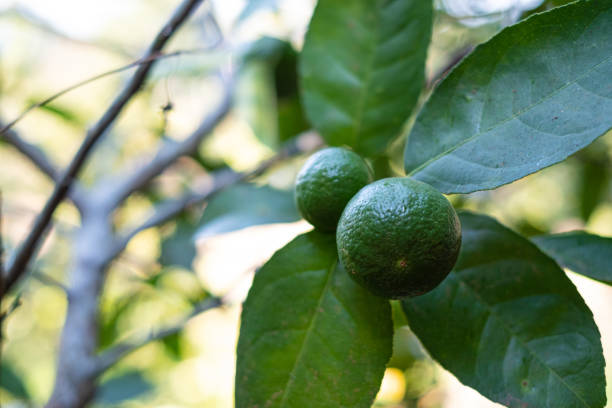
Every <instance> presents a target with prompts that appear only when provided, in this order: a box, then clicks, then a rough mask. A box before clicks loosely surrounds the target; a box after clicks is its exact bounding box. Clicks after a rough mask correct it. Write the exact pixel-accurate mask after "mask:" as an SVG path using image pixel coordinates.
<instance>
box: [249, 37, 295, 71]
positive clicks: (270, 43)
mask: <svg viewBox="0 0 612 408" xmlns="http://www.w3.org/2000/svg"><path fill="white" fill-rule="evenodd" d="M291 49H292V47H291V44H289V43H288V42H287V41H284V40H281V39H280V38H276V37H270V36H263V37H261V38H259V39H257V40H256V41H254V42H253V43H251V44H249V45H248V47H247V48H246V49H245V50H244V52H243V53H242V60H243V61H244V62H246V63H249V62H253V61H258V62H267V63H268V64H269V65H270V66H273V67H274V66H276V64H278V62H279V61H280V59H281V57H282V56H283V54H285V53H287V52H288V50H291Z"/></svg>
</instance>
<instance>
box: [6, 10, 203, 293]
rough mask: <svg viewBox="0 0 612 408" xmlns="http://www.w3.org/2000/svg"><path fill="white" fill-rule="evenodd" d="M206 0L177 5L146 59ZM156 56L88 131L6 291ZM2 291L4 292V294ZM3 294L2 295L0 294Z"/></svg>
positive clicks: (13, 269) (10, 272)
mask: <svg viewBox="0 0 612 408" xmlns="http://www.w3.org/2000/svg"><path fill="white" fill-rule="evenodd" d="M202 1H203V0H184V1H183V2H182V3H181V4H180V5H179V7H178V8H177V9H176V11H175V12H174V14H173V15H172V16H171V17H170V20H169V21H168V22H167V23H166V24H165V25H164V27H163V28H162V29H161V31H160V32H159V33H158V34H157V36H156V37H155V39H154V40H153V42H152V43H151V45H150V46H149V49H148V51H147V52H146V53H145V56H144V59H145V60H146V59H147V58H150V57H152V56H154V55H157V54H158V53H159V52H160V51H161V50H162V48H163V47H164V45H165V44H166V43H167V42H168V40H169V39H170V38H171V37H172V36H173V35H174V33H175V32H176V31H177V30H178V28H179V27H180V26H181V25H182V24H183V22H184V21H185V20H186V19H187V17H189V15H190V14H191V13H192V12H193V11H194V10H195V9H196V8H197V7H198V6H199V5H200V3H201V2H202ZM154 63H155V60H151V61H147V62H145V63H144V64H142V65H140V66H139V67H138V69H137V70H136V72H135V73H134V75H133V76H132V78H131V79H130V80H129V81H128V83H127V84H126V86H125V88H124V89H123V91H121V93H120V94H119V95H118V96H117V97H116V98H115V100H114V101H113V103H112V104H111V106H110V107H109V108H108V109H107V110H106V112H105V113H104V115H102V117H101V118H100V120H98V122H97V123H96V124H95V125H94V126H93V127H92V128H91V129H90V130H89V131H88V132H87V135H86V137H85V140H84V141H83V143H82V144H81V146H80V148H79V150H78V151H77V153H76V154H75V156H74V158H73V160H72V161H71V163H70V164H69V165H68V168H67V169H66V171H65V172H64V173H63V174H62V177H61V178H60V180H58V182H57V183H56V185H55V189H54V190H53V193H52V194H51V197H50V198H49V199H48V200H47V203H46V204H45V206H44V208H43V210H42V211H41V214H40V215H39V216H38V218H37V219H36V221H35V222H34V225H33V227H32V229H31V231H30V233H29V234H28V236H27V237H26V239H25V240H24V242H23V244H22V245H21V246H20V247H19V249H17V252H16V255H15V257H14V261H13V262H12V264H11V265H9V267H8V276H7V279H6V282H5V287H4V291H5V292H6V291H8V290H9V289H10V288H11V286H13V285H14V284H15V282H17V280H18V279H19V278H20V277H21V276H22V275H23V274H24V272H25V270H26V268H27V265H28V263H29V261H30V258H31V257H32V255H33V254H34V252H35V249H36V247H37V246H38V244H39V240H40V238H41V236H42V235H43V232H44V231H45V229H46V228H47V226H48V225H49V222H50V221H51V217H52V216H53V213H54V212H55V209H56V208H57V207H58V205H59V204H60V203H61V202H62V200H63V199H64V198H65V197H66V194H67V193H68V191H69V189H70V187H71V185H72V181H73V179H74V178H75V177H76V176H77V175H78V173H79V171H80V170H81V167H82V166H83V164H84V163H85V160H86V159H87V157H88V156H89V153H90V152H91V150H92V148H93V147H94V145H95V144H96V142H97V141H98V140H99V139H100V138H101V137H102V136H103V135H104V133H105V132H106V130H107V129H108V127H109V126H110V125H111V124H112V123H113V122H114V121H115V119H116V118H117V116H119V114H120V113H121V111H122V110H123V108H124V107H125V105H126V104H127V103H128V102H129V101H130V99H131V98H132V97H133V96H134V95H135V94H136V93H137V92H138V91H139V90H140V88H141V87H142V85H143V84H144V82H145V80H146V78H147V76H148V74H149V71H150V70H151V67H152V66H153V64H154ZM0 295H1V294H0ZM0 297H1V296H0Z"/></svg>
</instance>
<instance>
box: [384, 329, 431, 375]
mask: <svg viewBox="0 0 612 408" xmlns="http://www.w3.org/2000/svg"><path fill="white" fill-rule="evenodd" d="M426 358H427V353H426V352H425V350H423V347H422V346H421V343H420V342H419V339H418V338H417V337H416V336H415V335H414V333H413V332H412V330H410V327H408V326H402V327H398V328H396V329H395V333H393V354H392V355H391V359H390V360H389V363H388V364H387V367H395V368H399V369H400V370H407V369H409V368H410V367H412V366H413V365H414V363H415V362H416V361H418V360H424V359H426Z"/></svg>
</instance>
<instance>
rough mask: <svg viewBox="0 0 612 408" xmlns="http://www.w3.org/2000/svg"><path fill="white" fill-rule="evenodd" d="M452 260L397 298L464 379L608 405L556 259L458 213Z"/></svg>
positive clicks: (498, 390)
mask: <svg viewBox="0 0 612 408" xmlns="http://www.w3.org/2000/svg"><path fill="white" fill-rule="evenodd" d="M460 220H461V225H462V229H463V245H462V248H461V254H460V255H459V260H458V262H457V265H456V266H455V269H454V270H453V271H452V272H451V274H450V275H449V276H448V277H447V278H446V280H445V281H443V282H442V284H441V285H440V286H439V287H437V288H436V289H434V290H433V291H432V292H429V293H428V294H426V295H423V296H420V297H416V298H411V299H406V300H404V301H403V305H404V311H405V312H406V315H407V317H408V321H409V323H410V328H411V329H412V330H413V331H414V332H415V334H416V335H417V336H418V337H419V339H420V340H421V342H422V343H423V345H424V346H425V348H426V349H427V350H428V351H429V353H430V354H431V355H432V357H433V358H434V359H436V360H437V361H438V362H439V363H440V364H442V365H443V366H444V367H445V368H446V369H447V370H449V371H450V372H452V373H453V374H454V375H455V376H456V377H457V378H458V379H459V380H460V381H461V382H463V383H464V384H466V385H468V386H470V387H473V388H475V389H476V390H477V391H479V392H480V393H481V394H483V395H484V396H486V397H487V398H490V399H491V400H493V401H496V402H499V403H501V404H504V405H506V406H508V407H511V408H514V407H516V408H519V407H521V408H522V407H525V406H529V407H533V408H537V407H546V408H549V407H584V408H587V407H588V408H602V407H604V406H605V404H606V395H605V376H604V365H605V363H604V358H603V353H602V347H601V340H600V334H599V331H598V329H597V326H596V325H595V322H594V321H593V315H592V313H591V311H590V310H589V309H588V307H587V306H586V305H585V303H584V301H583V300H582V298H581V297H580V295H579V294H578V291H577V290H576V288H575V287H574V285H573V284H572V283H571V281H570V280H569V279H568V278H567V276H566V275H565V273H563V271H562V270H561V268H559V266H558V265H557V264H556V263H555V262H554V261H553V260H552V259H550V258H548V257H547V256H546V255H544V254H543V253H542V252H541V251H540V250H539V249H538V248H537V247H536V246H535V245H534V244H532V243H531V242H529V241H528V240H527V239H525V238H523V237H522V236H520V235H518V234H516V233H514V232H513V231H511V230H509V229H507V228H505V227H504V226H502V225H501V224H499V223H497V222H496V221H495V220H493V219H492V218H489V217H486V216H482V215H477V214H470V213H462V214H461V215H460Z"/></svg>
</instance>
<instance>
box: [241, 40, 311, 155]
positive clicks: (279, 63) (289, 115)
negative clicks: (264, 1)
mask: <svg viewBox="0 0 612 408" xmlns="http://www.w3.org/2000/svg"><path fill="white" fill-rule="evenodd" d="M243 60H244V61H245V62H244V66H243V69H242V70H241V73H240V77H239V78H240V80H239V82H238V87H237V92H236V106H237V110H238V113H239V115H240V116H241V117H242V118H243V119H244V120H245V121H246V122H247V123H249V125H250V126H251V128H252V129H253V132H254V133H255V135H256V136H257V138H258V139H259V140H261V141H262V142H263V143H264V144H266V145H267V146H269V147H272V148H277V147H278V143H279V141H280V142H282V141H285V140H288V139H290V138H291V137H293V136H295V135H297V134H298V133H300V132H303V131H304V130H306V129H308V128H309V124H308V122H307V120H306V118H305V117H304V113H303V109H302V105H301V102H300V99H299V97H298V92H297V89H298V85H297V52H296V51H295V50H294V49H293V47H292V46H291V44H290V43H288V42H287V41H284V40H281V39H278V38H274V37H262V38H260V39H259V40H257V41H255V42H254V43H253V44H252V45H251V46H250V47H249V48H248V49H247V50H246V51H245V53H244V56H243Z"/></svg>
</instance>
